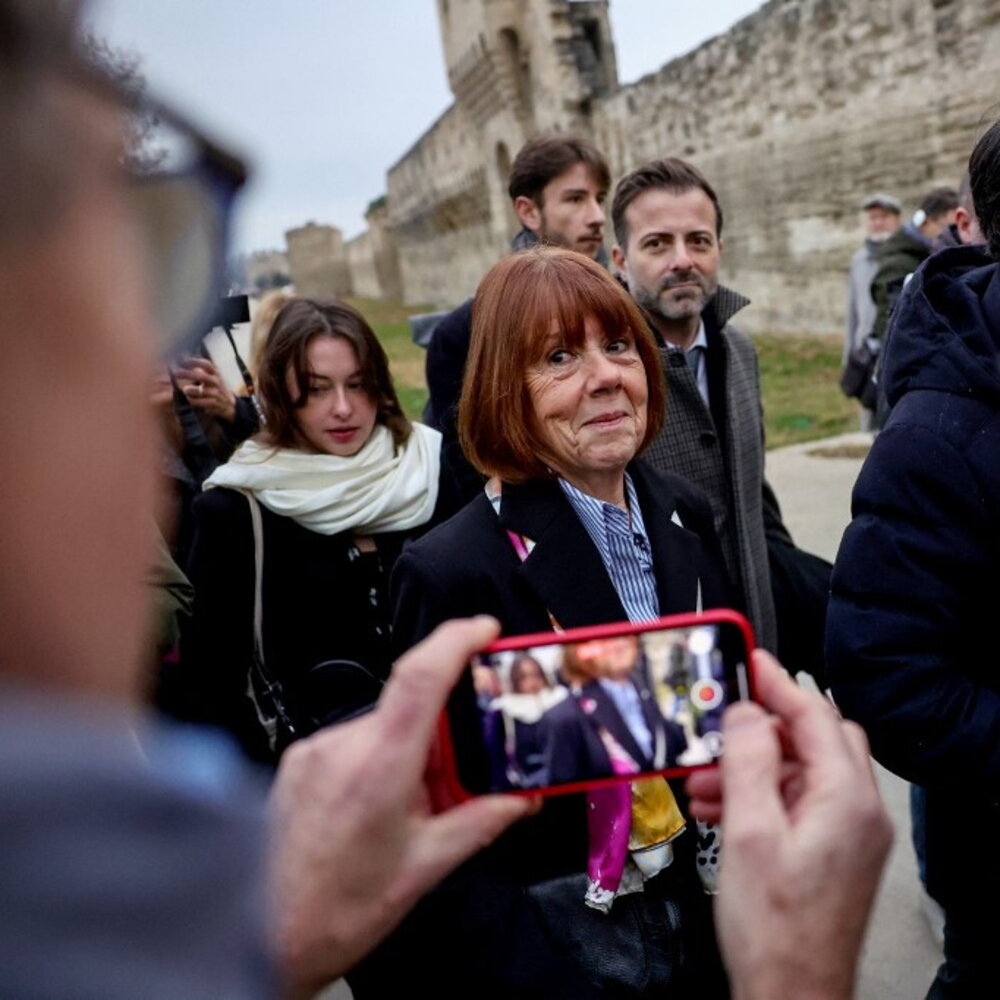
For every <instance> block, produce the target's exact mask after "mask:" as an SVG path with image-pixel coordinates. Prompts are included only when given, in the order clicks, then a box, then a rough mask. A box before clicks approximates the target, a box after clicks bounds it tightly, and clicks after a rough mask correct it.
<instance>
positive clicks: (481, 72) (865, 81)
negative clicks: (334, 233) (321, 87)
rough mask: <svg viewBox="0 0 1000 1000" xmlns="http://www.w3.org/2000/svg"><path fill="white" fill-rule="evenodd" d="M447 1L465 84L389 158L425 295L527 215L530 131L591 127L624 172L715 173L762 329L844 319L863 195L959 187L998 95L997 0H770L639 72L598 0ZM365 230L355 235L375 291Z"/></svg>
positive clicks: (411, 280) (396, 208)
mask: <svg viewBox="0 0 1000 1000" xmlns="http://www.w3.org/2000/svg"><path fill="white" fill-rule="evenodd" d="M619 2H624V0H619ZM438 10H439V17H440V18H441V20H442V32H443V36H444V39H445V57H446V61H447V62H448V69H449V81H450V83H451V86H452V90H453V92H454V93H455V95H456V103H455V104H454V105H453V106H452V107H451V108H449V110H448V111H446V112H445V113H444V114H443V115H442V116H441V117H440V118H439V119H438V121H437V122H435V123H434V124H433V125H432V126H431V127H430V128H429V129H428V130H427V131H426V132H425V133H424V134H423V135H422V136H421V137H420V138H419V139H418V140H417V142H416V143H415V144H414V145H413V146H412V147H411V149H410V150H409V151H408V152H407V153H406V154H405V155H404V156H403V157H402V158H401V159H400V160H399V162H398V163H396V164H395V166H393V167H392V168H391V169H390V171H389V174H388V184H387V217H386V219H387V221H386V222H385V228H384V230H383V240H384V241H385V240H390V236H391V241H394V242H395V246H396V249H397V250H398V276H399V287H400V289H401V292H402V296H401V297H402V298H403V299H404V300H405V301H406V302H409V303H413V304H417V303H429V304H433V305H437V306H451V305H454V304H456V303H458V302H460V301H462V300H463V299H464V298H465V297H467V296H468V295H470V294H471V293H472V292H473V291H474V289H475V287H476V284H477V283H478V281H479V279H480V278H481V277H482V275H483V273H484V272H485V271H486V270H487V269H488V268H489V266H490V265H491V264H492V263H493V262H495V261H496V260H497V259H498V257H499V256H500V255H501V254H503V253H504V252H505V250H506V247H507V244H508V241H509V239H510V237H511V235H513V233H514V232H515V230H516V223H515V220H514V218H513V214H512V212H511V210H510V206H509V200H508V199H507V197H506V193H505V189H506V173H507V170H508V168H509V164H510V160H511V158H512V157H513V155H514V154H515V153H516V151H517V149H518V148H519V146H520V144H521V143H522V142H523V141H524V139H525V138H526V137H527V136H528V135H531V134H533V133H534V132H536V131H541V130H546V129H552V128H561V129H579V130H581V131H584V132H587V133H589V134H590V135H591V136H592V138H593V139H594V140H595V141H596V143H597V145H598V146H599V148H601V149H602V150H604V151H605V152H606V153H607V155H608V156H609V159H610V161H611V166H612V180H613V181H615V180H617V179H618V178H619V177H621V176H622V174H623V173H625V172H626V171H627V170H629V169H631V168H632V167H634V166H636V165H638V164H639V163H641V162H643V161H644V160H647V159H650V158H653V157H657V156H664V155H678V156H682V157H685V158H688V159H690V160H692V161H693V162H694V163H695V164H696V165H698V166H699V167H700V168H701V169H702V170H703V171H704V172H705V173H706V175H707V176H708V177H709V179H710V180H711V181H712V183H713V184H714V185H715V186H716V188H717V190H718V193H719V196H720V199H721V201H722V204H723V208H724V211H725V213H726V226H725V233H724V238H725V251H724V254H723V275H722V277H723V280H724V281H726V282H728V283H729V284H731V285H733V286H734V287H736V288H738V289H740V290H741V291H744V292H745V293H746V294H748V295H749V296H750V297H751V298H752V299H753V305H752V306H751V307H749V308H748V309H747V310H745V311H744V312H743V313H741V320H742V322H743V325H744V326H745V327H746V328H748V329H750V330H774V331H789V332H814V333H832V332H839V331H840V329H841V327H842V320H843V309H844V294H845V293H844V284H845V279H844V273H845V269H846V266H847V262H848V260H849V258H850V256H851V254H852V253H853V251H854V250H855V248H856V247H857V246H858V244H859V242H860V239H861V235H862V233H861V220H860V216H859V211H858V206H859V203H860V201H861V199H862V198H863V197H864V196H865V195H866V194H868V193H870V192H872V191H874V190H886V191H889V192H891V193H893V194H895V195H896V196H897V197H899V198H900V199H902V201H903V202H904V208H905V210H906V211H907V212H909V211H912V210H913V209H914V208H915V207H916V203H917V202H918V201H919V199H920V197H921V195H922V194H923V193H925V192H926V191H927V190H928V189H930V188H931V187H934V186H937V185H940V184H947V185H950V186H957V185H958V182H959V179H960V177H961V174H962V171H963V169H964V166H965V162H966V161H967V159H968V155H969V152H970V150H971V148H972V145H973V143H974V142H975V139H976V138H977V136H978V133H979V131H980V130H981V129H982V128H983V127H984V126H985V124H987V123H988V122H989V121H990V120H991V119H992V118H994V117H996V116H997V114H1000V0H770V2H769V3H766V4H765V5H764V6H763V7H762V8H761V9H760V10H758V11H757V12H756V13H755V14H752V15H751V16H749V17H747V18H745V19H744V20H742V21H741V22H739V23H738V24H737V25H735V26H734V27H733V28H732V29H731V30H730V31H728V32H726V33H725V34H723V35H720V36H718V37H717V38H714V39H712V40H710V41H708V42H706V43H705V44H703V45H702V46H700V47H699V48H698V49H696V50H694V51H693V52H691V53H689V54H687V55H685V56H683V57H681V58H678V59H675V60H673V61H671V62H669V63H667V64H666V65H664V66H663V67H662V68H661V69H660V70H659V71H657V72H656V73H652V74H649V75H648V76H646V77H643V78H642V79H641V80H639V81H637V82H635V83H632V84H630V85H627V86H624V87H618V86H617V85H616V83H615V69H614V50H613V43H612V41H611V38H610V32H609V29H608V26H607V20H606V16H605V15H606V8H605V5H604V4H603V3H601V2H599V0H589V2H573V3H567V0H485V2H479V3H477V2H474V0H450V2H449V0H438ZM659 27H660V28H661V29H664V30H665V27H666V22H664V24H662V25H660V26H659ZM607 232H608V242H609V244H610V242H611V240H612V239H613V237H612V234H611V224H610V218H609V220H608V227H607ZM354 244H357V245H356V246H355V245H354ZM384 245H385V243H383V247H384ZM367 247H368V243H366V242H365V241H363V240H362V241H361V242H358V241H354V243H352V248H349V254H350V256H351V269H352V270H353V271H355V272H356V273H357V274H358V275H359V276H360V275H361V274H362V272H364V274H365V275H366V277H364V278H363V280H362V281H361V284H362V285H363V286H364V287H365V288H366V289H368V290H371V289H372V288H373V284H372V282H371V280H370V279H371V275H372V274H373V273H374V265H373V264H372V263H369V261H368V258H367V257H366V254H368V253H369V251H368V250H367V249H365V248H367ZM359 287H360V286H359ZM381 290H382V292H383V296H384V297H388V296H385V295H384V293H385V288H384V286H382V287H381Z"/></svg>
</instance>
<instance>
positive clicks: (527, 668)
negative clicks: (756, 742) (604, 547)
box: [441, 609, 755, 799]
mask: <svg viewBox="0 0 1000 1000" xmlns="http://www.w3.org/2000/svg"><path fill="white" fill-rule="evenodd" d="M754 645H755V643H754V637H753V630H752V629H751V627H750V623H749V622H748V621H747V620H746V619H745V618H744V617H743V616H742V615H740V614H738V613H737V612H735V611H730V610H725V609H722V610H716V611H707V612H702V613H698V614H688V615H674V616H672V617H669V618H661V619H659V620H658V621H653V622H643V623H641V624H638V625H636V624H632V623H630V622H624V623H622V624H617V625H599V626H595V627H592V628H579V629H572V630H570V631H567V632H561V633H552V632H544V633H539V634H536V635H526V636H517V637H516V638H511V639H500V640H499V641H497V642H495V643H493V644H492V645H490V646H488V647H487V648H486V649H484V650H482V651H481V652H479V653H477V654H476V655H475V656H474V657H473V659H472V660H471V661H470V664H469V669H468V670H467V671H465V673H464V674H463V676H462V678H461V680H460V681H459V684H458V685H457V686H456V688H455V691H454V693H453V695H452V697H451V699H450V701H449V703H448V707H447V710H446V712H445V713H444V714H443V715H442V721H441V745H442V751H443V756H444V762H445V773H446V780H447V781H448V784H449V788H450V791H451V793H452V794H453V795H454V796H455V797H456V798H459V799H466V798H470V797H472V796H475V795H484V794H488V793H492V792H508V793H512V794H519V795H558V794H563V793H567V792H579V791H583V790H585V789H589V788H595V787H600V786H602V785H607V784H614V783H616V782H622V781H632V780H634V779H635V778H636V777H639V776H644V775H650V774H662V775H664V776H666V777H668V778H672V777H680V776H683V775H685V774H688V773H690V772H691V771H693V770H696V769H698V768H702V767H710V766H712V765H713V764H715V763H716V762H717V761H718V759H719V757H720V756H721V754H722V751H723V737H722V733H721V722H722V713H723V711H724V710H725V708H726V706H727V705H729V704H731V703H732V702H734V701H739V700H747V699H751V698H752V697H753V673H752V670H751V661H750V650H752V649H753V648H754Z"/></svg>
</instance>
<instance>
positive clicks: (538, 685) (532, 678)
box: [511, 657, 549, 694]
mask: <svg viewBox="0 0 1000 1000" xmlns="http://www.w3.org/2000/svg"><path fill="white" fill-rule="evenodd" d="M548 686H549V684H548V681H547V680H546V679H545V674H544V673H543V672H542V668H541V666H540V665H539V664H538V663H536V662H535V661H534V660H532V659H530V658H528V657H525V658H524V659H522V660H518V661H517V663H515V664H514V669H513V670H512V671H511V687H513V689H514V692H515V693H516V694H538V692H539V691H544V690H545V689H546V688H547V687H548Z"/></svg>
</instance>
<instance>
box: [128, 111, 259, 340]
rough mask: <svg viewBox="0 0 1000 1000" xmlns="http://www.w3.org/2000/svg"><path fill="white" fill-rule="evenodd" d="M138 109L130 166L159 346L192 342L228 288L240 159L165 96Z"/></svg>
mask: <svg viewBox="0 0 1000 1000" xmlns="http://www.w3.org/2000/svg"><path fill="white" fill-rule="evenodd" d="M132 112H133V116H134V117H133V122H134V125H133V129H132V133H133V134H132V137H131V138H132V142H131V144H130V149H129V151H128V153H127V155H126V161H127V162H126V166H127V167H128V169H129V172H130V174H131V175H132V183H131V185H130V192H129V194H130V198H131V199H132V202H133V204H134V208H135V212H136V218H137V219H138V222H139V225H140V234H141V237H142V241H143V244H144V250H145V254H146V261H147V273H148V274H149V275H150V279H151V294H152V297H153V305H154V316H155V319H156V320H157V326H158V331H159V335H160V337H161V343H160V353H161V355H162V356H163V357H165V358H169V357H175V356H177V355H179V354H184V353H187V352H189V351H191V350H194V349H195V348H196V347H197V345H198V342H199V341H200V340H201V338H202V337H204V336H205V334H207V333H208V331H209V327H210V325H211V319H212V317H213V316H214V315H215V313H216V311H217V308H218V302H219V297H220V295H222V294H224V293H225V290H226V248H227V246H228V242H229V230H230V217H231V214H232V207H233V202H234V199H235V197H236V193H237V192H238V191H239V189H240V188H241V187H242V186H243V184H244V182H245V181H246V177H247V171H246V168H245V166H244V165H243V163H242V162H241V161H240V160H239V159H238V158H237V157H235V156H233V155H232V154H230V153H227V152H226V151H225V150H223V149H221V148H220V147H219V146H217V145H215V144H214V143H213V142H211V141H210V140H209V139H207V138H206V137H205V136H204V135H203V134H202V133H201V132H200V131H199V130H198V129H197V128H195V127H194V126H193V125H191V124H190V123H189V122H187V121H186V120H185V119H184V118H183V117H181V116H180V115H178V114H177V113H176V112H174V111H173V110H171V109H169V108H167V107H165V106H164V105H162V104H158V103H152V102H148V101H145V102H143V103H142V104H141V105H140V106H138V107H137V108H136V107H134V108H133V109H132Z"/></svg>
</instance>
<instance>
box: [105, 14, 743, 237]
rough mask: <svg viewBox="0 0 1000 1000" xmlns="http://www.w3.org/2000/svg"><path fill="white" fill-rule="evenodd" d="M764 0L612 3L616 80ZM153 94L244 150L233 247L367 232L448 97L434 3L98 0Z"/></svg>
mask: <svg viewBox="0 0 1000 1000" xmlns="http://www.w3.org/2000/svg"><path fill="white" fill-rule="evenodd" d="M760 6H761V0H704V2H702V3H701V4H692V3H690V2H689V0H612V3H611V21H612V26H613V29H614V35H615V43H616V49H617V55H618V72H619V77H620V79H621V80H622V82H624V83H630V82H632V81H634V80H637V79H638V78H639V77H640V76H642V75H643V74H645V73H649V72H652V71H653V70H656V69H658V68H659V67H660V66H661V65H663V63H664V62H666V61H667V60H669V59H671V58H673V57H674V56H676V55H680V54H682V53H684V52H687V51H689V50H690V49H692V48H694V47H695V46H697V45H698V44H700V43H701V42H703V41H704V40H706V39H707V38H711V37H712V36H713V35H717V34H719V33H720V32H723V31H725V30H726V29H727V28H729V27H730V26H731V25H732V24H734V23H735V22H736V21H738V20H739V19H740V18H742V17H745V16H746V15H747V14H749V13H751V12H752V11H754V10H755V9H757V8H758V7H760ZM90 21H91V24H92V25H93V27H94V30H95V31H96V33H97V34H99V35H102V36H103V37H105V38H106V39H107V40H108V41H109V42H111V43H112V44H113V45H115V46H119V47H121V48H125V49H128V50H131V51H133V52H135V53H136V54H137V55H139V56H140V57H141V59H142V69H143V72H144V73H145V76H146V78H147V81H148V83H149V85H150V88H151V89H152V90H153V91H155V93H156V94H157V96H159V97H161V98H164V99H168V100H169V101H171V102H172V103H174V104H176V105H178V106H179V107H180V108H182V109H183V110H184V111H185V112H187V113H188V114H189V115H190V116H192V117H194V118H195V120H196V121H198V122H199V123H200V124H202V125H204V126H205V127H206V128H208V129H210V130H211V132H212V133H213V134H214V135H216V136H217V137H219V138H221V139H224V140H225V141H226V142H227V143H228V144H229V145H231V146H233V147H235V148H236V149H238V150H239V151H240V152H242V153H243V154H244V155H245V156H246V157H247V158H248V159H249V160H250V162H251V163H252V165H253V168H254V176H253V180H252V181H251V186H250V187H249V189H248V190H247V193H246V196H245V197H244V199H243V202H242V205H241V211H240V215H239V220H238V222H239V224H238V227H237V232H236V247H235V249H236V250H239V251H247V250H255V249H264V248H269V247H277V248H283V246H284V235H283V234H284V231H285V230H286V229H289V228H291V227H293V226H298V225H301V224H302V223H304V222H307V221H309V220H314V221H316V222H324V223H331V224H333V225H336V226H339V227H340V228H341V229H342V230H343V231H344V235H345V236H346V237H351V236H354V235H356V234H357V233H359V232H360V231H361V230H362V229H364V225H365V223H364V211H365V208H366V207H367V205H368V203H369V202H370V201H371V200H372V199H373V198H375V197H377V196H378V195H380V194H381V193H382V192H383V191H384V189H385V172H386V170H387V168H388V167H390V166H391V165H392V164H393V163H394V162H395V161H396V160H398V159H399V157H400V156H401V155H402V154H403V153H404V152H405V151H406V150H407V149H408V148H409V147H410V146H411V145H412V144H413V142H414V141H416V139H417V138H419V136H420V135H421V133H422V132H423V131H424V130H425V129H426V128H427V126H428V125H430V124H431V122H433V121H434V119H435V118H437V116H438V115H440V114H441V112H442V111H444V110H445V108H447V107H448V105H449V104H450V103H451V94H450V92H449V90H448V83H447V78H446V76H445V70H444V63H443V60H442V54H441V38H440V34H439V31H438V23H437V13H436V6H435V3H434V0H269V2H264V0H92V10H91V15H90Z"/></svg>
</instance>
